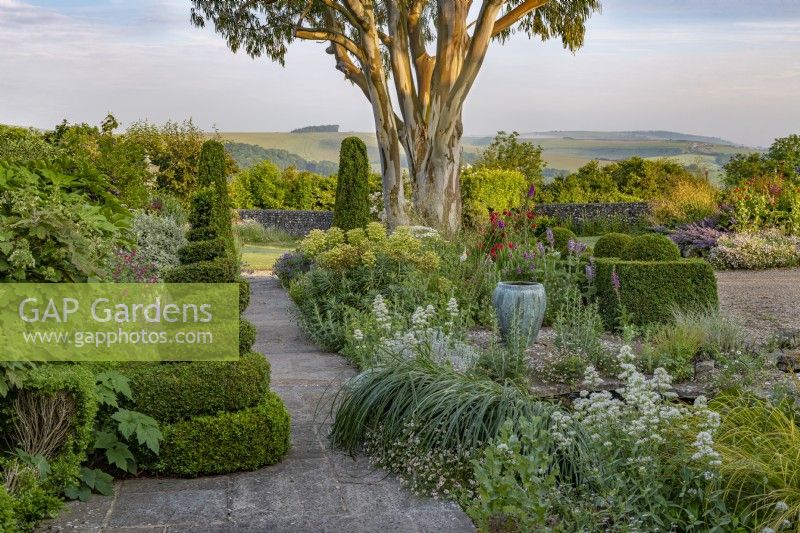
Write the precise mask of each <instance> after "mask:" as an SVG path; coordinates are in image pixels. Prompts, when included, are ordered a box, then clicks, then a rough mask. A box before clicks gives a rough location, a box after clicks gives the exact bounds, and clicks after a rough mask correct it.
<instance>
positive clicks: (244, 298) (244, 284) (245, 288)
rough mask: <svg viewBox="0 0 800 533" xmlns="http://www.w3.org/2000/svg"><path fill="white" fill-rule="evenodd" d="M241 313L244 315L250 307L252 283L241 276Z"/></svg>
mask: <svg viewBox="0 0 800 533" xmlns="http://www.w3.org/2000/svg"><path fill="white" fill-rule="evenodd" d="M238 282H239V312H240V313H244V311H245V309H247V306H248V305H250V282H249V281H248V280H247V278H245V277H242V276H239V280H238Z"/></svg>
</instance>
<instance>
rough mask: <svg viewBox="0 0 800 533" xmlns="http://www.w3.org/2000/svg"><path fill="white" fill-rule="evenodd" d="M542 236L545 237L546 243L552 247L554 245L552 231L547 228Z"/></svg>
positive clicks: (554, 240) (554, 239)
mask: <svg viewBox="0 0 800 533" xmlns="http://www.w3.org/2000/svg"><path fill="white" fill-rule="evenodd" d="M544 235H545V238H546V239H547V242H549V243H550V246H553V245H554V244H555V242H556V238H555V237H554V236H553V230H552V229H550V228H547V231H546V232H545V234H544Z"/></svg>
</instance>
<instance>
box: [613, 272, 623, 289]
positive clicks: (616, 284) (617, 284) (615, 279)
mask: <svg viewBox="0 0 800 533" xmlns="http://www.w3.org/2000/svg"><path fill="white" fill-rule="evenodd" d="M611 285H612V286H613V287H614V290H615V291H616V292H619V289H620V287H621V286H622V285H621V284H620V282H619V274H617V271H616V270H612V271H611Z"/></svg>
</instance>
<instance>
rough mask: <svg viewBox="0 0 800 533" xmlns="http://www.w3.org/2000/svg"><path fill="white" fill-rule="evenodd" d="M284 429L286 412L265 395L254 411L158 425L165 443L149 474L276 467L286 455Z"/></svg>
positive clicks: (286, 428)
mask: <svg viewBox="0 0 800 533" xmlns="http://www.w3.org/2000/svg"><path fill="white" fill-rule="evenodd" d="M289 428H290V419H289V413H288V412H287V411H286V407H285V406H284V405H283V402H282V401H281V399H280V398H279V397H278V396H277V395H276V394H275V393H274V392H269V393H267V394H266V396H265V397H264V399H263V400H262V401H261V402H260V403H258V404H257V405H256V406H255V407H250V408H248V409H242V410H240V411H235V412H223V413H220V414H217V415H211V416H199V417H195V418H192V419H190V420H185V421H181V422H177V423H175V424H165V425H162V426H161V431H162V433H163V434H164V440H163V442H162V443H161V453H160V454H159V456H158V461H157V463H156V464H155V466H154V467H153V469H154V470H155V471H156V472H158V473H160V474H164V475H176V476H187V477H194V476H202V475H214V474H226V473H229V472H238V471H247V470H255V469H257V468H260V467H262V466H266V465H271V464H275V463H277V462H278V461H280V459H281V457H283V456H284V455H285V454H286V452H287V451H288V450H289Z"/></svg>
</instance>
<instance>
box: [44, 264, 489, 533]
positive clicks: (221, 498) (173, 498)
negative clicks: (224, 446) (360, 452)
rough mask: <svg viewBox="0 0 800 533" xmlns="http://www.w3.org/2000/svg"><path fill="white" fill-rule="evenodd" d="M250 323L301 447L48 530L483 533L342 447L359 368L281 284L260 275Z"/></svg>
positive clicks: (84, 508) (135, 496)
mask: <svg viewBox="0 0 800 533" xmlns="http://www.w3.org/2000/svg"><path fill="white" fill-rule="evenodd" d="M250 280H251V283H252V289H253V294H252V300H251V304H250V307H249V309H248V310H247V312H246V316H247V318H248V319H249V320H251V321H252V322H253V323H254V324H255V325H256V328H257V330H258V340H257V342H256V345H255V349H256V350H257V351H260V352H262V353H264V354H266V356H267V358H268V359H269V361H270V363H271V365H272V388H273V389H274V390H275V391H276V392H277V393H278V394H279V395H280V396H281V397H282V398H283V400H284V401H285V402H286V406H287V408H288V409H289V412H290V413H291V415H292V448H291V451H290V452H289V454H288V455H287V457H285V458H284V459H283V461H282V462H280V463H279V464H277V465H274V466H269V467H266V468H262V469H261V470H258V471H255V472H243V473H239V474H231V475H226V476H215V477H205V478H198V479H157V478H141V479H130V480H124V481H119V482H117V483H116V484H115V487H114V495H113V496H109V497H102V496H94V497H92V499H91V500H90V501H89V502H87V503H79V502H75V503H72V504H70V505H69V508H68V509H65V510H64V512H63V513H62V514H61V515H60V516H59V517H58V518H57V519H56V520H55V521H52V522H50V523H48V524H44V525H43V526H42V528H40V529H41V530H42V531H61V530H70V531H91V532H98V531H108V532H115V533H117V532H123V531H124V532H129V533H132V532H134V531H135V532H137V533H138V532H161V533H165V532H170V533H172V532H176V531H192V532H230V531H253V532H256V531H259V532H261V531H269V532H298V533H300V532H302V533H305V532H309V533H313V532H343V531H347V532H354V533H357V532H364V533H366V532H382V533H386V532H395V531H396V532H403V533H405V532H431V533H433V532H436V533H448V532H454V533H455V532H462V531H474V527H473V525H472V523H471V522H470V520H469V518H468V517H467V516H466V514H464V512H463V511H462V510H461V509H459V507H458V506H457V505H455V504H453V503H445V502H441V501H435V500H432V499H427V498H418V497H416V496H413V495H412V494H410V493H409V492H408V491H406V490H405V489H404V488H402V487H401V486H400V483H399V482H398V480H397V479H396V478H394V477H392V476H390V475H388V474H387V473H386V472H383V471H376V470H374V469H373V468H372V467H371V466H370V465H369V462H368V461H367V460H366V459H365V458H364V457H359V458H358V459H356V460H353V459H352V458H350V457H348V456H346V455H345V454H343V453H341V452H338V451H335V450H332V449H331V447H330V444H329V443H328V440H327V437H326V435H327V431H328V427H329V422H328V421H327V419H326V418H327V416H326V415H328V413H329V410H330V406H329V405H327V404H326V401H325V399H326V398H330V396H331V394H332V391H335V390H336V388H337V386H338V384H340V383H341V382H342V380H344V379H347V378H348V377H350V376H352V375H354V373H355V371H354V369H353V368H352V367H351V366H350V365H349V364H348V363H347V361H346V360H345V359H344V358H342V357H340V356H338V355H332V354H328V353H323V352H321V351H320V350H319V349H318V348H317V347H316V346H315V345H313V344H312V343H311V342H310V341H309V340H308V339H307V338H306V337H305V335H304V334H303V333H302V331H301V330H300V328H299V327H298V324H297V320H296V318H295V317H294V316H293V311H294V305H293V304H292V303H291V301H290V300H289V299H288V298H287V296H286V293H285V291H283V289H281V288H280V286H279V285H278V283H277V280H276V279H275V278H273V277H265V276H254V277H251V278H250Z"/></svg>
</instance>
